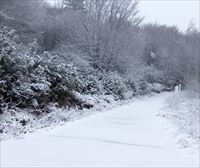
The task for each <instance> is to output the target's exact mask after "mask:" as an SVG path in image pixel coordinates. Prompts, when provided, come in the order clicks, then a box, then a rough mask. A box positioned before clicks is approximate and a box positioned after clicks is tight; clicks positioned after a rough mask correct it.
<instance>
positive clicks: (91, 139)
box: [1, 93, 199, 167]
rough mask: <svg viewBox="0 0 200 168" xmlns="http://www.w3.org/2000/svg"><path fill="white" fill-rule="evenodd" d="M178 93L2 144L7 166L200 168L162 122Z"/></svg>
mask: <svg viewBox="0 0 200 168" xmlns="http://www.w3.org/2000/svg"><path fill="white" fill-rule="evenodd" d="M171 94H172V93H162V94H159V95H156V96H154V97H145V98H142V99H135V101H133V102H132V103H130V104H127V105H123V106H121V107H118V108H116V109H113V110H110V111H108V112H106V113H101V114H98V115H93V116H90V117H88V118H85V119H82V120H79V121H76V122H72V123H67V124H66V125H64V126H62V127H59V128H56V129H54V130H51V131H48V132H47V131H43V132H40V133H34V134H32V135H27V136H26V137H25V138H20V139H10V140H8V141H2V142H1V166H2V167H79V166H80V167H111V166H112V167H195V166H196V167H198V166H199V153H198V151H193V152H190V153H188V151H186V150H184V149H180V148H179V146H177V139H176V136H175V135H174V129H173V125H171V124H169V123H168V121H167V120H166V119H165V118H162V117H158V114H159V113H160V110H161V109H162V108H163V106H164V102H165V99H166V98H167V97H169V96H170V95H171Z"/></svg>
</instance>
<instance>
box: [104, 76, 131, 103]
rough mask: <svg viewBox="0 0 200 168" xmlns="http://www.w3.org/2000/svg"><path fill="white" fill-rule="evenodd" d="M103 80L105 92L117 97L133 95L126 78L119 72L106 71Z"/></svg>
mask: <svg viewBox="0 0 200 168" xmlns="http://www.w3.org/2000/svg"><path fill="white" fill-rule="evenodd" d="M102 82H103V88H104V90H105V94H108V95H113V96H114V97H115V98H116V99H127V98H129V97H131V96H132V95H133V94H132V91H131V89H130V86H129V85H128V84H127V81H126V78H123V77H121V76H120V75H119V74H118V73H117V72H108V73H105V74H104V76H103V77H102Z"/></svg>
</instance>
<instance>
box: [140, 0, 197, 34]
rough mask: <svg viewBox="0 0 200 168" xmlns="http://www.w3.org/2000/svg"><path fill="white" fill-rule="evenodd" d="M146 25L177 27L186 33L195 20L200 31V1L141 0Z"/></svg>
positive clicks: (141, 12) (141, 11)
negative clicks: (191, 22)
mask: <svg viewBox="0 0 200 168" xmlns="http://www.w3.org/2000/svg"><path fill="white" fill-rule="evenodd" d="M139 1H140V3H139V8H140V14H141V15H143V16H145V20H144V22H145V23H155V22H157V23H159V24H166V25H169V26H172V25H176V26H177V27H178V28H179V29H180V30H182V31H185V30H186V29H187V27H188V25H189V22H190V21H191V20H192V19H193V21H194V22H195V23H196V27H197V28H198V29H199V19H200V18H199V15H200V14H199V13H200V11H199V8H200V7H199V6H200V0H139Z"/></svg>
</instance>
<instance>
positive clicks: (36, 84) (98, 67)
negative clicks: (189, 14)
mask: <svg viewBox="0 0 200 168" xmlns="http://www.w3.org/2000/svg"><path fill="white" fill-rule="evenodd" d="M137 5H138V2H137V1H134V0H126V1H122V0H73V1H72V0H63V1H60V2H59V4H57V6H56V7H51V6H49V5H48V4H47V3H44V2H43V1H42V0H35V1H32V0H1V9H0V24H1V28H0V102H1V107H0V108H1V111H3V108H10V107H19V108H28V107H29V108H34V109H45V106H46V105H47V104H49V103H56V104H58V105H59V106H60V107H62V106H68V107H71V106H78V107H81V108H83V107H87V108H90V107H91V105H90V104H87V103H86V102H84V101H83V100H81V99H80V98H79V97H78V96H77V94H91V95H94V94H108V95H113V96H114V97H115V99H125V98H129V97H131V96H133V95H136V94H146V93H150V92H152V91H153V92H160V91H163V90H172V89H173V88H174V86H175V85H176V84H178V83H181V84H182V85H183V86H184V87H185V88H187V89H190V90H198V88H199V83H200V69H199V62H200V51H199V42H200V41H199V40H200V33H199V32H198V31H196V30H194V29H192V28H191V27H190V29H188V31H187V32H185V33H182V32H180V31H179V30H178V29H177V28H176V27H167V26H161V25H157V24H149V25H144V26H141V25H140V23H141V22H142V19H143V18H142V17H140V16H139V15H138V10H137ZM13 29H15V31H13ZM34 39H35V40H34Z"/></svg>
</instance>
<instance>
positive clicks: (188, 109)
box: [162, 91, 200, 148]
mask: <svg viewBox="0 0 200 168" xmlns="http://www.w3.org/2000/svg"><path fill="white" fill-rule="evenodd" d="M162 116H163V117H165V118H167V119H169V121H171V123H172V124H173V125H175V126H176V129H177V132H178V134H177V137H179V143H180V144H181V145H182V146H183V147H190V148H191V147H192V148H199V142H200V98H199V94H198V93H196V94H195V93H191V92H188V91H183V92H178V93H174V94H172V95H171V96H169V97H168V98H167V99H166V105H165V107H164V108H163V110H162Z"/></svg>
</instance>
